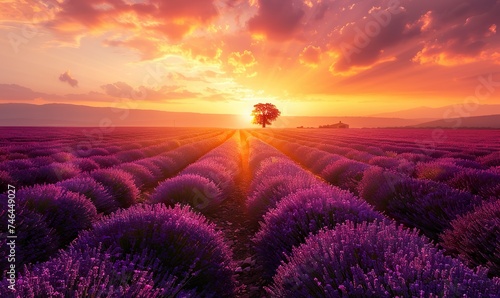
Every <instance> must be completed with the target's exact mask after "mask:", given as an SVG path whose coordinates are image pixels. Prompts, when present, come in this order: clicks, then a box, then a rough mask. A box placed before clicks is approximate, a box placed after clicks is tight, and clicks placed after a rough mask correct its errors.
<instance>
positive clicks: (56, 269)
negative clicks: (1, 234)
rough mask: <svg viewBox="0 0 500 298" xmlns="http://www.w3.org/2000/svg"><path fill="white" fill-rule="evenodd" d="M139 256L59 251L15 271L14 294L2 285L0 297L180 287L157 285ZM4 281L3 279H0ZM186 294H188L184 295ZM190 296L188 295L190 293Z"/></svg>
mask: <svg viewBox="0 0 500 298" xmlns="http://www.w3.org/2000/svg"><path fill="white" fill-rule="evenodd" d="M154 269H156V268H154V267H153V268H148V267H147V266H145V264H144V261H143V260H142V259H141V258H138V257H134V256H129V257H127V258H126V259H124V260H114V258H113V255H112V254H111V253H109V252H101V251H99V250H98V249H96V248H92V249H89V250H88V251H85V252H75V251H69V252H65V251H63V252H62V253H61V254H60V255H59V256H58V257H56V258H54V259H51V260H49V261H47V262H45V263H42V264H38V265H35V266H30V267H28V268H26V269H25V270H24V271H23V272H22V273H21V274H19V276H18V278H17V282H16V292H15V296H9V295H12V294H13V293H12V292H11V291H10V290H9V289H8V288H7V286H6V285H5V286H3V287H2V289H0V296H2V297H20V298H21V297H23V298H24V297H60V298H64V297H142V298H149V297H166V296H164V295H168V296H169V297H172V296H171V295H175V293H176V292H177V291H179V290H180V289H179V288H178V287H176V286H172V285H173V281H171V282H170V285H171V287H170V289H162V288H157V287H156V286H155V284H154V282H153V274H152V270H154ZM4 283H5V282H4ZM188 297H189V296H188ZM191 297H192V296H191Z"/></svg>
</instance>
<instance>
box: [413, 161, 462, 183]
mask: <svg viewBox="0 0 500 298" xmlns="http://www.w3.org/2000/svg"><path fill="white" fill-rule="evenodd" d="M463 170H464V168H462V167H459V166H456V165H454V164H452V163H448V162H443V161H431V162H426V163H419V164H418V165H417V167H416V171H415V176H416V177H417V178H419V179H429V180H433V181H440V182H445V181H447V180H450V179H451V178H453V176H454V175H455V174H457V173H458V172H460V171H463Z"/></svg>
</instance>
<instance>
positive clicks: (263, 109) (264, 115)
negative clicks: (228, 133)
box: [252, 103, 281, 128]
mask: <svg viewBox="0 0 500 298" xmlns="http://www.w3.org/2000/svg"><path fill="white" fill-rule="evenodd" d="M253 107H254V109H253V111H252V116H253V120H252V123H253V124H260V125H262V128H265V127H266V125H271V122H273V121H275V120H276V119H277V118H278V117H279V116H280V115H281V112H280V110H278V108H276V106H275V105H273V104H272V103H259V104H256V105H254V106H253Z"/></svg>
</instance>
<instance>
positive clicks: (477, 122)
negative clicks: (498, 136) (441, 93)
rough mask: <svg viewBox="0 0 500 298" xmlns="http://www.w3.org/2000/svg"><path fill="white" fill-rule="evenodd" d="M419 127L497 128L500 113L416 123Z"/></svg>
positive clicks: (499, 125) (498, 126)
mask: <svg viewBox="0 0 500 298" xmlns="http://www.w3.org/2000/svg"><path fill="white" fill-rule="evenodd" d="M413 127H417V128H435V127H441V128H497V129H500V114H499V115H488V116H477V117H468V118H451V119H442V120H436V121H430V122H425V123H421V124H418V125H414V126H413Z"/></svg>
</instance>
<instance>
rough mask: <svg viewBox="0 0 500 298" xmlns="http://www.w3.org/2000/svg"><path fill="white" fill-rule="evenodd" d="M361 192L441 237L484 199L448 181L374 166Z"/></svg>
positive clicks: (378, 206)
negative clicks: (455, 221) (452, 221)
mask: <svg viewBox="0 0 500 298" xmlns="http://www.w3.org/2000/svg"><path fill="white" fill-rule="evenodd" d="M359 187H360V188H359V189H360V191H359V193H360V196H361V197H362V198H363V199H364V200H366V201H367V202H368V203H370V204H372V205H374V206H375V208H376V209H377V210H379V211H384V212H385V213H386V214H387V215H388V216H390V217H392V218H394V219H396V220H397V221H399V222H401V223H404V224H405V225H407V226H409V227H416V228H419V229H420V230H421V231H422V232H423V233H424V234H425V235H426V236H428V237H430V238H432V239H434V240H437V239H438V235H439V234H440V233H441V232H442V231H443V230H444V229H446V228H448V227H449V224H450V221H451V220H453V219H455V218H456V217H457V216H458V215H461V214H464V213H466V212H468V210H471V208H474V206H475V205H476V204H479V203H480V200H478V199H477V198H476V197H474V196H473V195H471V194H470V193H467V192H463V191H459V190H456V189H452V188H450V187H448V186H446V185H444V184H440V183H436V182H432V181H425V180H416V179H411V178H406V177H402V176H400V175H399V174H396V173H393V172H390V171H384V170H382V169H378V168H375V169H370V170H368V171H367V172H366V173H365V176H364V177H363V180H362V181H361V183H360V186H359Z"/></svg>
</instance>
